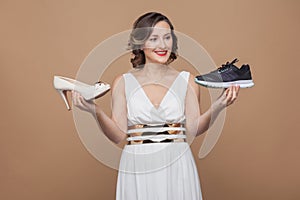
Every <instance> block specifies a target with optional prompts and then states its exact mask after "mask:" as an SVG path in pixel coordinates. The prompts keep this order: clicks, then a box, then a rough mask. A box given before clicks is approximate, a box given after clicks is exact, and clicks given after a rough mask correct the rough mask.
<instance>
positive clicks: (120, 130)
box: [72, 76, 127, 144]
mask: <svg viewBox="0 0 300 200" xmlns="http://www.w3.org/2000/svg"><path fill="white" fill-rule="evenodd" d="M111 91H112V117H111V118H110V117H108V116H107V115H106V114H105V112H104V111H103V110H102V109H101V107H100V106H99V105H97V104H95V103H94V102H92V101H86V100H84V98H83V97H82V96H81V95H80V94H79V93H76V92H73V93H72V94H73V95H72V99H73V104H74V105H75V106H77V107H78V108H80V109H81V110H85V111H87V112H89V113H92V114H94V117H95V119H96V120H97V121H98V123H99V125H100V127H101V129H102V130H103V133H104V134H105V135H106V136H107V137H108V138H109V139H110V140H111V141H113V142H114V143H116V144H118V143H120V142H121V141H123V140H125V139H126V138H127V134H126V132H127V107H126V98H125V91H124V79H123V78H122V76H119V77H117V78H116V79H115V80H114V82H113V84H112V87H111ZM94 112H95V113H94Z"/></svg>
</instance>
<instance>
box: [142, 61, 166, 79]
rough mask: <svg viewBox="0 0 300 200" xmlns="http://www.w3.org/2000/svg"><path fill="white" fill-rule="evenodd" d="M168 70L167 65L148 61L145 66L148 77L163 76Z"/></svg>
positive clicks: (144, 69)
mask: <svg viewBox="0 0 300 200" xmlns="http://www.w3.org/2000/svg"><path fill="white" fill-rule="evenodd" d="M167 70H168V66H167V65H163V64H157V63H146V64H145V65H144V67H143V71H144V73H145V75H147V76H148V77H161V76H163V75H164V74H165V73H166V71H167Z"/></svg>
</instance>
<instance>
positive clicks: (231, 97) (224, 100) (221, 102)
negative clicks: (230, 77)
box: [213, 86, 240, 110]
mask: <svg viewBox="0 0 300 200" xmlns="http://www.w3.org/2000/svg"><path fill="white" fill-rule="evenodd" d="M239 90H240V86H230V87H229V88H227V89H226V90H225V89H224V91H223V93H222V95H221V96H220V97H219V98H218V99H217V101H215V102H214V104H213V107H214V109H216V110H222V109H224V108H225V107H227V106H229V105H231V104H233V103H234V102H235V100H236V99H237V97H238V94H239Z"/></svg>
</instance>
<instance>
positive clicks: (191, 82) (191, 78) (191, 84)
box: [189, 73, 200, 94]
mask: <svg viewBox="0 0 300 200" xmlns="http://www.w3.org/2000/svg"><path fill="white" fill-rule="evenodd" d="M189 88H190V89H193V90H194V92H196V93H197V94H199V92H200V88H199V85H198V84H197V83H196V82H195V75H193V74H192V73H190V76H189Z"/></svg>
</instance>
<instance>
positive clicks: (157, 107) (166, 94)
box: [129, 72, 182, 109]
mask: <svg viewBox="0 0 300 200" xmlns="http://www.w3.org/2000/svg"><path fill="white" fill-rule="evenodd" d="M181 73H182V72H179V73H178V75H177V76H176V78H175V80H174V81H173V82H172V84H171V86H170V87H169V89H168V90H167V92H166V93H165V94H164V96H163V98H162V99H161V101H160V103H159V104H153V103H152V101H151V100H150V99H149V96H148V95H147V93H146V92H145V90H144V88H143V86H142V85H141V84H140V82H139V81H138V80H137V78H136V77H135V76H134V75H133V74H132V73H129V74H130V75H131V76H132V77H133V79H134V80H135V82H136V83H137V84H138V86H139V87H140V88H141V92H142V93H143V94H144V96H145V98H146V99H147V101H148V102H149V104H150V105H151V106H152V107H153V108H155V109H159V108H160V107H161V105H162V103H163V102H164V100H165V98H166V96H168V94H169V91H170V89H171V88H172V87H173V85H174V84H175V83H176V81H177V80H178V78H179V77H180V75H181ZM155 105H157V106H155Z"/></svg>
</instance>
